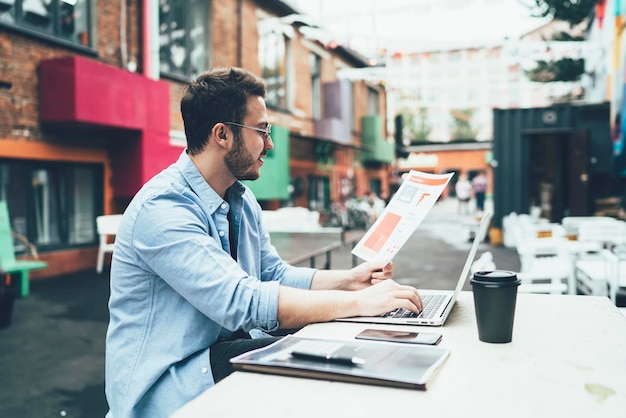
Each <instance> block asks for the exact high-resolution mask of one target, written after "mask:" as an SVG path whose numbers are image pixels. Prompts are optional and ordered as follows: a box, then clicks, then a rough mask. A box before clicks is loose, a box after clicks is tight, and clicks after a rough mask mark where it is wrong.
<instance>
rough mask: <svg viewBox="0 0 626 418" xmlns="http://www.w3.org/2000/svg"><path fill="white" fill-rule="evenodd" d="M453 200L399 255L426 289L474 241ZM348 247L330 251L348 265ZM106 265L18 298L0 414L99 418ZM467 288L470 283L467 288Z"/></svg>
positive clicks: (512, 261)
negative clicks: (471, 240)
mask: <svg viewBox="0 0 626 418" xmlns="http://www.w3.org/2000/svg"><path fill="white" fill-rule="evenodd" d="M456 209H457V206H456V200H454V199H447V200H445V201H442V202H440V203H437V205H435V207H434V208H433V210H432V211H431V212H430V213H429V215H428V217H427V218H426V219H425V220H424V223H423V224H422V225H421V226H420V227H419V228H418V230H417V231H416V232H415V234H414V235H413V236H412V237H411V239H410V240H409V241H408V242H407V244H406V245H405V246H404V247H403V248H402V250H401V251H400V252H399V254H398V255H397V256H396V258H395V259H394V266H395V267H394V271H395V277H396V278H397V279H398V280H399V281H402V282H406V283H411V284H413V285H415V286H417V287H422V288H441V289H444V288H452V287H453V284H454V283H455V282H456V280H457V278H458V276H459V273H460V271H461V267H462V265H463V262H464V259H465V256H466V254H467V251H468V250H469V247H470V243H469V241H468V239H467V238H468V232H467V229H466V228H465V227H464V224H465V223H466V222H468V221H470V220H471V219H472V217H471V216H459V215H457V213H456ZM484 251H492V253H493V254H494V259H495V262H496V265H497V266H498V268H502V269H509V270H515V271H517V269H519V259H518V257H517V254H516V253H515V252H514V251H513V250H510V249H508V248H504V247H492V246H490V245H489V244H488V243H483V244H481V246H480V249H479V255H480V254H481V253H482V252H484ZM351 259H352V257H351V255H350V248H347V246H346V248H343V249H342V251H340V252H338V253H336V254H334V255H333V258H332V263H333V267H334V268H348V267H349V266H350V265H351ZM107 277H108V271H107V270H105V271H104V273H103V274H100V275H98V274H96V272H95V268H94V270H90V271H84V272H80V273H77V274H72V275H67V276H62V277H56V278H52V279H44V280H35V281H33V282H32V284H31V294H30V296H29V297H28V298H26V299H20V300H17V301H16V303H15V308H14V314H13V323H12V325H11V326H10V327H8V328H6V329H0V370H2V372H1V373H0V417H60V416H65V417H88V418H91V417H102V416H104V414H105V412H106V410H107V404H106V400H105V398H104V337H105V333H106V327H107V321H108V311H107V300H108V295H109V287H108V279H107ZM466 288H467V289H469V287H466Z"/></svg>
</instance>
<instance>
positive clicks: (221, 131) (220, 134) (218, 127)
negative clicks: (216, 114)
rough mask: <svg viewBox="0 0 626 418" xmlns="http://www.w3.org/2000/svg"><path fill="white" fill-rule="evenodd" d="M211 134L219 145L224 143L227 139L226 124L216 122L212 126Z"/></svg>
mask: <svg viewBox="0 0 626 418" xmlns="http://www.w3.org/2000/svg"><path fill="white" fill-rule="evenodd" d="M212 134H213V136H214V137H215V138H216V139H217V143H218V144H219V145H226V141H228V133H227V132H226V125H224V124H223V123H217V124H215V126H214V127H213V131H212Z"/></svg>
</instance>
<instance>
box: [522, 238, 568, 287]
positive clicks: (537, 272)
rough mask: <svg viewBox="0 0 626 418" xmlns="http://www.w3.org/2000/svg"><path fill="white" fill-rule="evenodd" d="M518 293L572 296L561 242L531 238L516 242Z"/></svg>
mask: <svg viewBox="0 0 626 418" xmlns="http://www.w3.org/2000/svg"><path fill="white" fill-rule="evenodd" d="M517 252H518V254H519V257H520V264H521V268H520V272H519V273H518V275H517V276H518V277H519V279H520V280H521V282H522V283H521V285H520V287H519V291H520V292H521V293H549V294H557V295H558V294H564V293H568V291H569V293H575V283H574V276H573V272H572V261H571V259H570V256H569V253H568V250H567V247H566V246H565V239H564V238H562V237H561V238H534V239H526V240H524V241H522V242H519V243H518V245H517Z"/></svg>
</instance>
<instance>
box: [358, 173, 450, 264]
mask: <svg viewBox="0 0 626 418" xmlns="http://www.w3.org/2000/svg"><path fill="white" fill-rule="evenodd" d="M453 175H454V173H447V174H439V175H438V174H430V173H423V172H420V171H415V170H411V171H410V172H409V173H408V175H407V177H406V179H405V180H404V182H403V183H402V185H401V186H400V188H399V189H398V191H397V193H396V194H395V195H394V196H393V198H392V199H391V201H390V202H389V204H388V205H387V207H386V208H385V210H384V212H383V213H382V214H381V215H380V217H379V218H378V219H377V220H376V222H374V224H373V225H372V226H371V227H370V229H369V230H368V231H367V233H366V234H365V235H364V236H363V238H362V239H361V241H359V243H358V244H357V245H356V246H355V247H354V249H353V250H352V254H354V255H356V256H357V257H360V258H362V259H363V260H365V261H380V260H383V261H391V260H392V259H393V257H394V256H395V255H396V254H397V253H398V251H399V250H400V249H401V248H402V246H403V245H404V243H405V242H406V241H407V240H408V239H409V237H410V236H411V234H413V232H414V231H415V230H416V229H417V227H418V226H419V225H420V224H421V223H422V221H423V220H424V218H425V217H426V215H427V214H428V212H430V210H431V209H432V207H433V206H434V204H435V203H436V202H437V199H439V196H441V193H442V192H443V190H444V189H445V188H446V186H447V185H448V182H449V181H450V179H451V178H452V176H453Z"/></svg>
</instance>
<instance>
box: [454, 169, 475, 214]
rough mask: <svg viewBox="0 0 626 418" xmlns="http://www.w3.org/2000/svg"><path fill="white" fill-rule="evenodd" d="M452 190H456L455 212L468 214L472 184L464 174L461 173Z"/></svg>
mask: <svg viewBox="0 0 626 418" xmlns="http://www.w3.org/2000/svg"><path fill="white" fill-rule="evenodd" d="M454 191H455V192H456V198H457V200H458V204H459V205H458V208H457V212H458V213H459V215H461V214H465V215H469V213H470V210H469V201H470V199H471V198H472V184H471V183H470V182H469V180H468V179H467V176H466V175H465V174H461V176H460V177H459V181H457V182H456V184H455V185H454Z"/></svg>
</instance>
